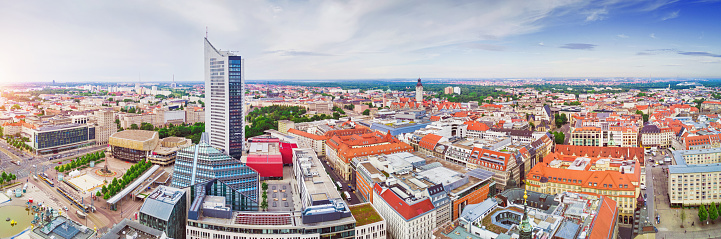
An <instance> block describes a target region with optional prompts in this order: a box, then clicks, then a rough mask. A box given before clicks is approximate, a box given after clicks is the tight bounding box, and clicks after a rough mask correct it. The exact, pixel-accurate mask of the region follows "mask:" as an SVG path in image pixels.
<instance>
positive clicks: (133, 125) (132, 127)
mask: <svg viewBox="0 0 721 239" xmlns="http://www.w3.org/2000/svg"><path fill="white" fill-rule="evenodd" d="M130 129H139V128H138V125H137V124H131V125H130Z"/></svg>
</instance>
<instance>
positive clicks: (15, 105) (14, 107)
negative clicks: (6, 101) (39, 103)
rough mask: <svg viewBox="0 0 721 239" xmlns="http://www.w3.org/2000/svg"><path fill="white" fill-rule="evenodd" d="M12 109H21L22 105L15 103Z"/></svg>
mask: <svg viewBox="0 0 721 239" xmlns="http://www.w3.org/2000/svg"><path fill="white" fill-rule="evenodd" d="M10 109H11V110H19V109H20V105H18V104H14V105H13V106H12V107H10Z"/></svg>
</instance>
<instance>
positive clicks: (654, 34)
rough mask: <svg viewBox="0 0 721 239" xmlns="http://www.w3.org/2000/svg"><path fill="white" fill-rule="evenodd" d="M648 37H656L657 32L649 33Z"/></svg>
mask: <svg viewBox="0 0 721 239" xmlns="http://www.w3.org/2000/svg"><path fill="white" fill-rule="evenodd" d="M648 37H650V38H653V39H656V33H651V34H649V35H648Z"/></svg>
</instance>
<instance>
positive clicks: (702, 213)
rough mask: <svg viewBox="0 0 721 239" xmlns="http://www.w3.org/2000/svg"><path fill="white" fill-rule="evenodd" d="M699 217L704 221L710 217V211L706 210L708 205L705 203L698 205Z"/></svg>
mask: <svg viewBox="0 0 721 239" xmlns="http://www.w3.org/2000/svg"><path fill="white" fill-rule="evenodd" d="M698 219H699V220H700V221H702V222H703V221H706V219H708V211H706V206H704V205H703V204H701V206H699V207H698Z"/></svg>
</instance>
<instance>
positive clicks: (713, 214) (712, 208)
mask: <svg viewBox="0 0 721 239" xmlns="http://www.w3.org/2000/svg"><path fill="white" fill-rule="evenodd" d="M718 216H719V215H718V208H716V203H711V205H709V208H708V217H709V218H711V221H714V220H716V218H718Z"/></svg>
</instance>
